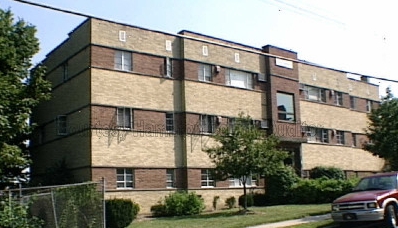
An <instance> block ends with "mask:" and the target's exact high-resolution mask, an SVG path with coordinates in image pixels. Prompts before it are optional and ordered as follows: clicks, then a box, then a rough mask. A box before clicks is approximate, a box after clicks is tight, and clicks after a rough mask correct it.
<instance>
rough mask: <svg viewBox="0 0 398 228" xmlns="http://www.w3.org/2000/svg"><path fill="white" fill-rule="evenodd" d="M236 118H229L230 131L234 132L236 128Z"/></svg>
mask: <svg viewBox="0 0 398 228" xmlns="http://www.w3.org/2000/svg"><path fill="white" fill-rule="evenodd" d="M235 123H236V119H235V118H228V131H229V133H232V132H233V130H234V128H235Z"/></svg>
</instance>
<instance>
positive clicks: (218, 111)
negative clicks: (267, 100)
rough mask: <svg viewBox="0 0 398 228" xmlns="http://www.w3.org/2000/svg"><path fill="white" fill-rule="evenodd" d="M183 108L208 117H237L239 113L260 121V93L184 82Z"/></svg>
mask: <svg viewBox="0 0 398 228" xmlns="http://www.w3.org/2000/svg"><path fill="white" fill-rule="evenodd" d="M184 83H185V102H186V104H185V108H186V111H187V112H197V113H203V114H209V115H223V116H238V114H239V113H240V112H244V113H245V114H249V115H250V116H251V117H252V118H254V119H261V117H262V110H261V93H260V92H255V91H250V90H244V89H237V88H232V87H224V86H216V85H211V84H207V83H197V82H190V81H185V82H184Z"/></svg>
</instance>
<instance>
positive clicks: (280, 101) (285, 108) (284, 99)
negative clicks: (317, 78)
mask: <svg viewBox="0 0 398 228" xmlns="http://www.w3.org/2000/svg"><path fill="white" fill-rule="evenodd" d="M276 100H277V106H278V119H279V120H287V121H295V118H294V97H293V95H292V94H287V93H279V92H278V93H277V94H276Z"/></svg>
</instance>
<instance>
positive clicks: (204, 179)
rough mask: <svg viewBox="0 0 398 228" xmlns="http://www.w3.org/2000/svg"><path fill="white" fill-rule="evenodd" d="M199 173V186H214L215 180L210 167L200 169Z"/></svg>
mask: <svg viewBox="0 0 398 228" xmlns="http://www.w3.org/2000/svg"><path fill="white" fill-rule="evenodd" d="M201 172H202V175H201V186H202V188H203V187H215V186H216V185H215V182H214V178H213V175H212V174H211V171H210V169H202V171H201Z"/></svg>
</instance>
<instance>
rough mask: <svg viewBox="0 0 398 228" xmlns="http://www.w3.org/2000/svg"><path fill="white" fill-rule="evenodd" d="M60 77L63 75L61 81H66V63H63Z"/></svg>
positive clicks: (67, 76)
mask: <svg viewBox="0 0 398 228" xmlns="http://www.w3.org/2000/svg"><path fill="white" fill-rule="evenodd" d="M62 75H63V80H64V82H65V81H67V80H68V78H69V75H68V63H67V62H66V63H64V65H62Z"/></svg>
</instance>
